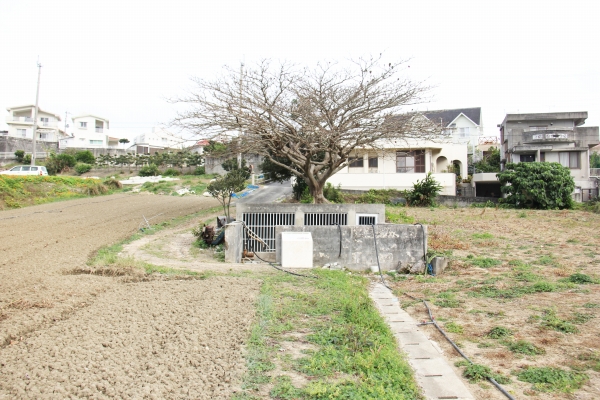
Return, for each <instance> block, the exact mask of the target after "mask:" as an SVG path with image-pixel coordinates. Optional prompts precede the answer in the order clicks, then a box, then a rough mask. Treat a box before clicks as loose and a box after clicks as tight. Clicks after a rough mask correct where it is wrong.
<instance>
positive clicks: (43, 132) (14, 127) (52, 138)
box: [6, 105, 65, 142]
mask: <svg viewBox="0 0 600 400" xmlns="http://www.w3.org/2000/svg"><path fill="white" fill-rule="evenodd" d="M6 111H8V112H9V114H10V115H9V116H7V117H6V124H7V125H8V133H7V136H10V137H15V138H22V139H33V118H34V115H35V105H25V106H20V107H9V108H7V109H6ZM60 121H61V119H60V116H59V115H58V114H54V113H51V112H48V111H44V110H42V109H41V108H39V107H38V120H37V136H36V140H40V141H43V142H58V141H59V139H60V138H61V137H63V136H64V135H65V133H64V131H63V130H62V129H60V127H59V122H60Z"/></svg>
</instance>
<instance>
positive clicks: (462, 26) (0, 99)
mask: <svg viewBox="0 0 600 400" xmlns="http://www.w3.org/2000/svg"><path fill="white" fill-rule="evenodd" d="M0 10H1V12H0V42H1V43H2V46H1V47H0V49H2V54H3V56H2V58H1V60H0V109H2V113H3V114H4V116H5V117H6V116H8V115H9V114H8V112H7V111H6V108H7V107H12V106H19V105H24V104H34V103H35V94H36V83H37V72H38V70H37V63H38V59H39V62H40V63H41V64H42V72H41V81H40V100H39V104H40V107H41V108H42V109H44V110H45V111H51V112H53V113H56V114H59V115H61V117H62V119H63V122H62V123H64V118H65V113H66V112H68V113H70V114H67V115H68V118H70V117H71V115H80V114H84V113H90V114H93V115H98V116H101V117H103V118H106V119H108V120H109V121H110V132H111V136H117V137H129V138H132V137H133V136H135V135H138V134H141V133H144V132H149V131H150V130H151V129H152V127H153V126H157V125H159V124H164V123H168V122H169V121H170V120H171V119H172V118H173V117H174V116H175V113H176V110H177V109H178V108H177V107H178V106H177V105H174V104H171V103H169V102H168V101H167V99H168V98H172V97H176V96H181V95H184V94H185V93H186V92H187V91H189V90H191V89H193V84H192V82H191V80H190V78H192V77H199V78H202V79H208V80H211V79H214V78H216V77H217V76H219V74H221V73H222V69H223V66H225V65H229V66H232V67H234V68H238V66H239V64H240V62H245V63H246V64H252V63H255V62H257V61H259V60H261V59H265V58H270V59H274V60H277V61H283V60H287V61H290V62H293V63H296V64H300V65H307V66H314V65H315V64H316V63H317V62H319V61H324V60H327V61H337V60H347V59H356V58H358V57H361V56H369V55H378V54H379V53H383V54H384V56H385V57H386V58H387V59H390V60H403V59H409V60H410V61H409V62H408V65H410V68H407V69H406V71H407V72H406V74H407V75H406V77H407V78H409V79H413V80H415V81H423V82H425V84H427V85H429V86H432V89H431V91H430V93H429V95H430V98H431V100H430V101H429V102H428V103H426V104H421V105H419V106H418V109H421V110H437V109H448V108H463V107H481V108H482V116H483V125H484V132H485V135H489V136H492V135H496V134H497V133H498V129H497V127H496V125H497V124H499V123H501V122H502V120H503V119H504V115H505V114H506V113H516V112H521V113H529V112H553V111H588V120H587V123H586V125H589V126H598V125H599V124H600V50H599V49H600V31H599V30H598V23H599V20H600V2H598V1H597V0H588V1H585V0H571V1H552V0H541V1H538V0H520V1H512V0H503V1H481V0H477V1H467V0H465V1H462V0H453V1H443V0H437V1H436V0H430V1H425V0H418V1H409V0H393V1H377V0H369V1H360V2H359V1H354V0H320V1H314V0H305V1H302V2H291V1H285V0H279V1H274V0H273V1H268V0H252V1H248V0H246V1H242V0H220V1H212V0H192V1H188V0H169V1H153V0H143V1H138V0H120V1H113V0H102V1H96V0H86V1H81V0H79V1H74V0H52V1H47V0H0ZM5 120H6V119H5V118H1V119H0V130H3V129H6V124H5ZM68 122H69V123H70V122H71V121H70V120H69V121H68ZM71 126H72V125H71Z"/></svg>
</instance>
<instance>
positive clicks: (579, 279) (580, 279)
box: [569, 273, 595, 285]
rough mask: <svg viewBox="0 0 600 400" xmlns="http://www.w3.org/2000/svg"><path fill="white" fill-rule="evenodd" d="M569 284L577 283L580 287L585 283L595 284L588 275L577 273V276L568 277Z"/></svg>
mask: <svg viewBox="0 0 600 400" xmlns="http://www.w3.org/2000/svg"><path fill="white" fill-rule="evenodd" d="M569 282H573V283H579V284H581V285H584V284H586V283H595V282H594V280H593V279H592V278H591V277H590V276H589V275H586V274H581V273H577V274H573V275H571V276H569Z"/></svg>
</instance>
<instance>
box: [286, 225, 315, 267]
mask: <svg viewBox="0 0 600 400" xmlns="http://www.w3.org/2000/svg"><path fill="white" fill-rule="evenodd" d="M281 266H282V267H283V268H312V267H313V240H312V234H311V233H310V232H282V233H281Z"/></svg>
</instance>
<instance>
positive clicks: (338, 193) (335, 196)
mask: <svg viewBox="0 0 600 400" xmlns="http://www.w3.org/2000/svg"><path fill="white" fill-rule="evenodd" d="M323 196H325V198H326V199H327V200H329V201H331V202H332V203H343V202H344V195H343V194H342V190H341V185H338V187H337V188H336V187H335V186H333V185H332V184H331V183H329V182H327V184H326V185H325V187H324V188H323Z"/></svg>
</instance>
